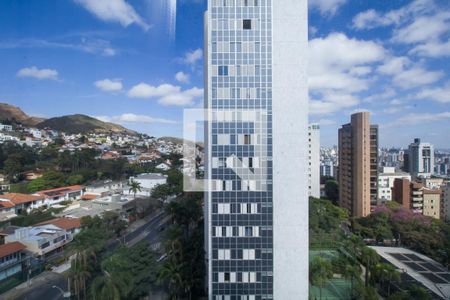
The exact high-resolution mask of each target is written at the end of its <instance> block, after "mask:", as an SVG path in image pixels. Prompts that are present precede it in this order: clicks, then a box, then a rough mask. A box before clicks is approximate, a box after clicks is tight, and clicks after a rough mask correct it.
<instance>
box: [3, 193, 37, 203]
mask: <svg viewBox="0 0 450 300" xmlns="http://www.w3.org/2000/svg"><path fill="white" fill-rule="evenodd" d="M0 199H4V200H9V201H11V202H12V203H14V204H15V205H18V204H23V203H28V202H33V201H36V200H43V199H44V197H43V196H36V195H28V194H20V193H9V194H5V195H0Z"/></svg>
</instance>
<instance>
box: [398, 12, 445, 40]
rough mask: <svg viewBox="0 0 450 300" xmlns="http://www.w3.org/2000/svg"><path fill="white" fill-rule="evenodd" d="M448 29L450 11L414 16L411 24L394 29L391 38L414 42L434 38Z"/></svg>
mask: <svg viewBox="0 0 450 300" xmlns="http://www.w3.org/2000/svg"><path fill="white" fill-rule="evenodd" d="M449 30H450V13H449V12H443V13H437V14H435V15H432V16H423V17H418V18H416V19H415V20H414V21H413V22H412V23H411V24H409V25H407V26H405V27H402V28H399V29H397V30H395V31H394V34H393V37H392V40H393V41H395V42H398V43H404V44H414V43H419V42H427V41H429V40H435V39H437V38H439V37H440V36H441V35H442V34H444V33H446V32H448V31H449Z"/></svg>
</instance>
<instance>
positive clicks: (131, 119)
mask: <svg viewBox="0 0 450 300" xmlns="http://www.w3.org/2000/svg"><path fill="white" fill-rule="evenodd" d="M94 118H96V119H99V120H100V121H103V122H112V123H144V124H156V123H158V124H167V125H172V124H177V122H176V121H173V120H169V119H162V118H153V117H150V116H146V115H136V114H132V113H126V114H122V115H120V116H112V117H108V116H94Z"/></svg>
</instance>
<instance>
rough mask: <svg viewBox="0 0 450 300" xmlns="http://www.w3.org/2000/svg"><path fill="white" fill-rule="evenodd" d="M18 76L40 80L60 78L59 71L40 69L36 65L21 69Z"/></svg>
mask: <svg viewBox="0 0 450 300" xmlns="http://www.w3.org/2000/svg"><path fill="white" fill-rule="evenodd" d="M17 76H18V77H32V78H36V79H39V80H42V79H51V80H58V71H56V70H53V69H38V68H37V67H36V66H32V67H29V68H23V69H20V70H19V71H18V72H17Z"/></svg>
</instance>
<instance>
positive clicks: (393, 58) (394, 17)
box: [0, 0, 450, 148]
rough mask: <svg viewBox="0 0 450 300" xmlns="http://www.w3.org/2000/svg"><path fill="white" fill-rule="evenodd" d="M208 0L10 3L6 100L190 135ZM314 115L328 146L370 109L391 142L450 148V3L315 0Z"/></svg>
mask: <svg viewBox="0 0 450 300" xmlns="http://www.w3.org/2000/svg"><path fill="white" fill-rule="evenodd" d="M205 9H206V1H202V0H178V1H177V0H127V1H126V0H102V1H100V0H58V1H55V0H2V1H0V66H1V68H0V102H6V103H11V104H14V105H17V106H19V107H21V108H22V109H23V110H24V111H25V112H27V113H29V114H32V115H37V116H45V117H52V116H59V115H65V114H74V113H83V114H87V115H91V116H96V117H98V118H100V119H102V120H109V121H113V122H116V123H120V124H122V125H124V126H126V127H128V128H131V129H135V130H138V131H141V132H145V133H148V134H151V135H155V136H163V135H172V136H181V135H182V113H183V109H184V108H190V107H199V106H201V104H202V101H203V99H202V88H203V75H202V50H201V48H202V46H203V12H204V10H205ZM309 25H310V70H309V73H310V99H311V107H310V119H311V121H314V122H319V123H321V126H322V144H323V145H325V146H329V145H333V144H335V143H336V140H337V128H338V127H339V125H340V124H343V123H345V122H347V121H348V120H349V116H350V114H351V113H352V112H355V111H361V110H368V111H370V112H372V120H373V123H378V124H379V125H380V134H381V142H380V144H381V145H382V146H406V145H407V144H408V143H409V142H410V141H411V140H412V139H413V138H414V137H421V138H422V139H423V140H425V141H429V142H432V143H434V144H435V145H436V146H437V147H441V148H450V142H449V141H450V130H449V129H450V63H449V62H450V2H449V1H447V0H415V1H404V0H396V1H392V0H378V1H367V0H310V24H309Z"/></svg>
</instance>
